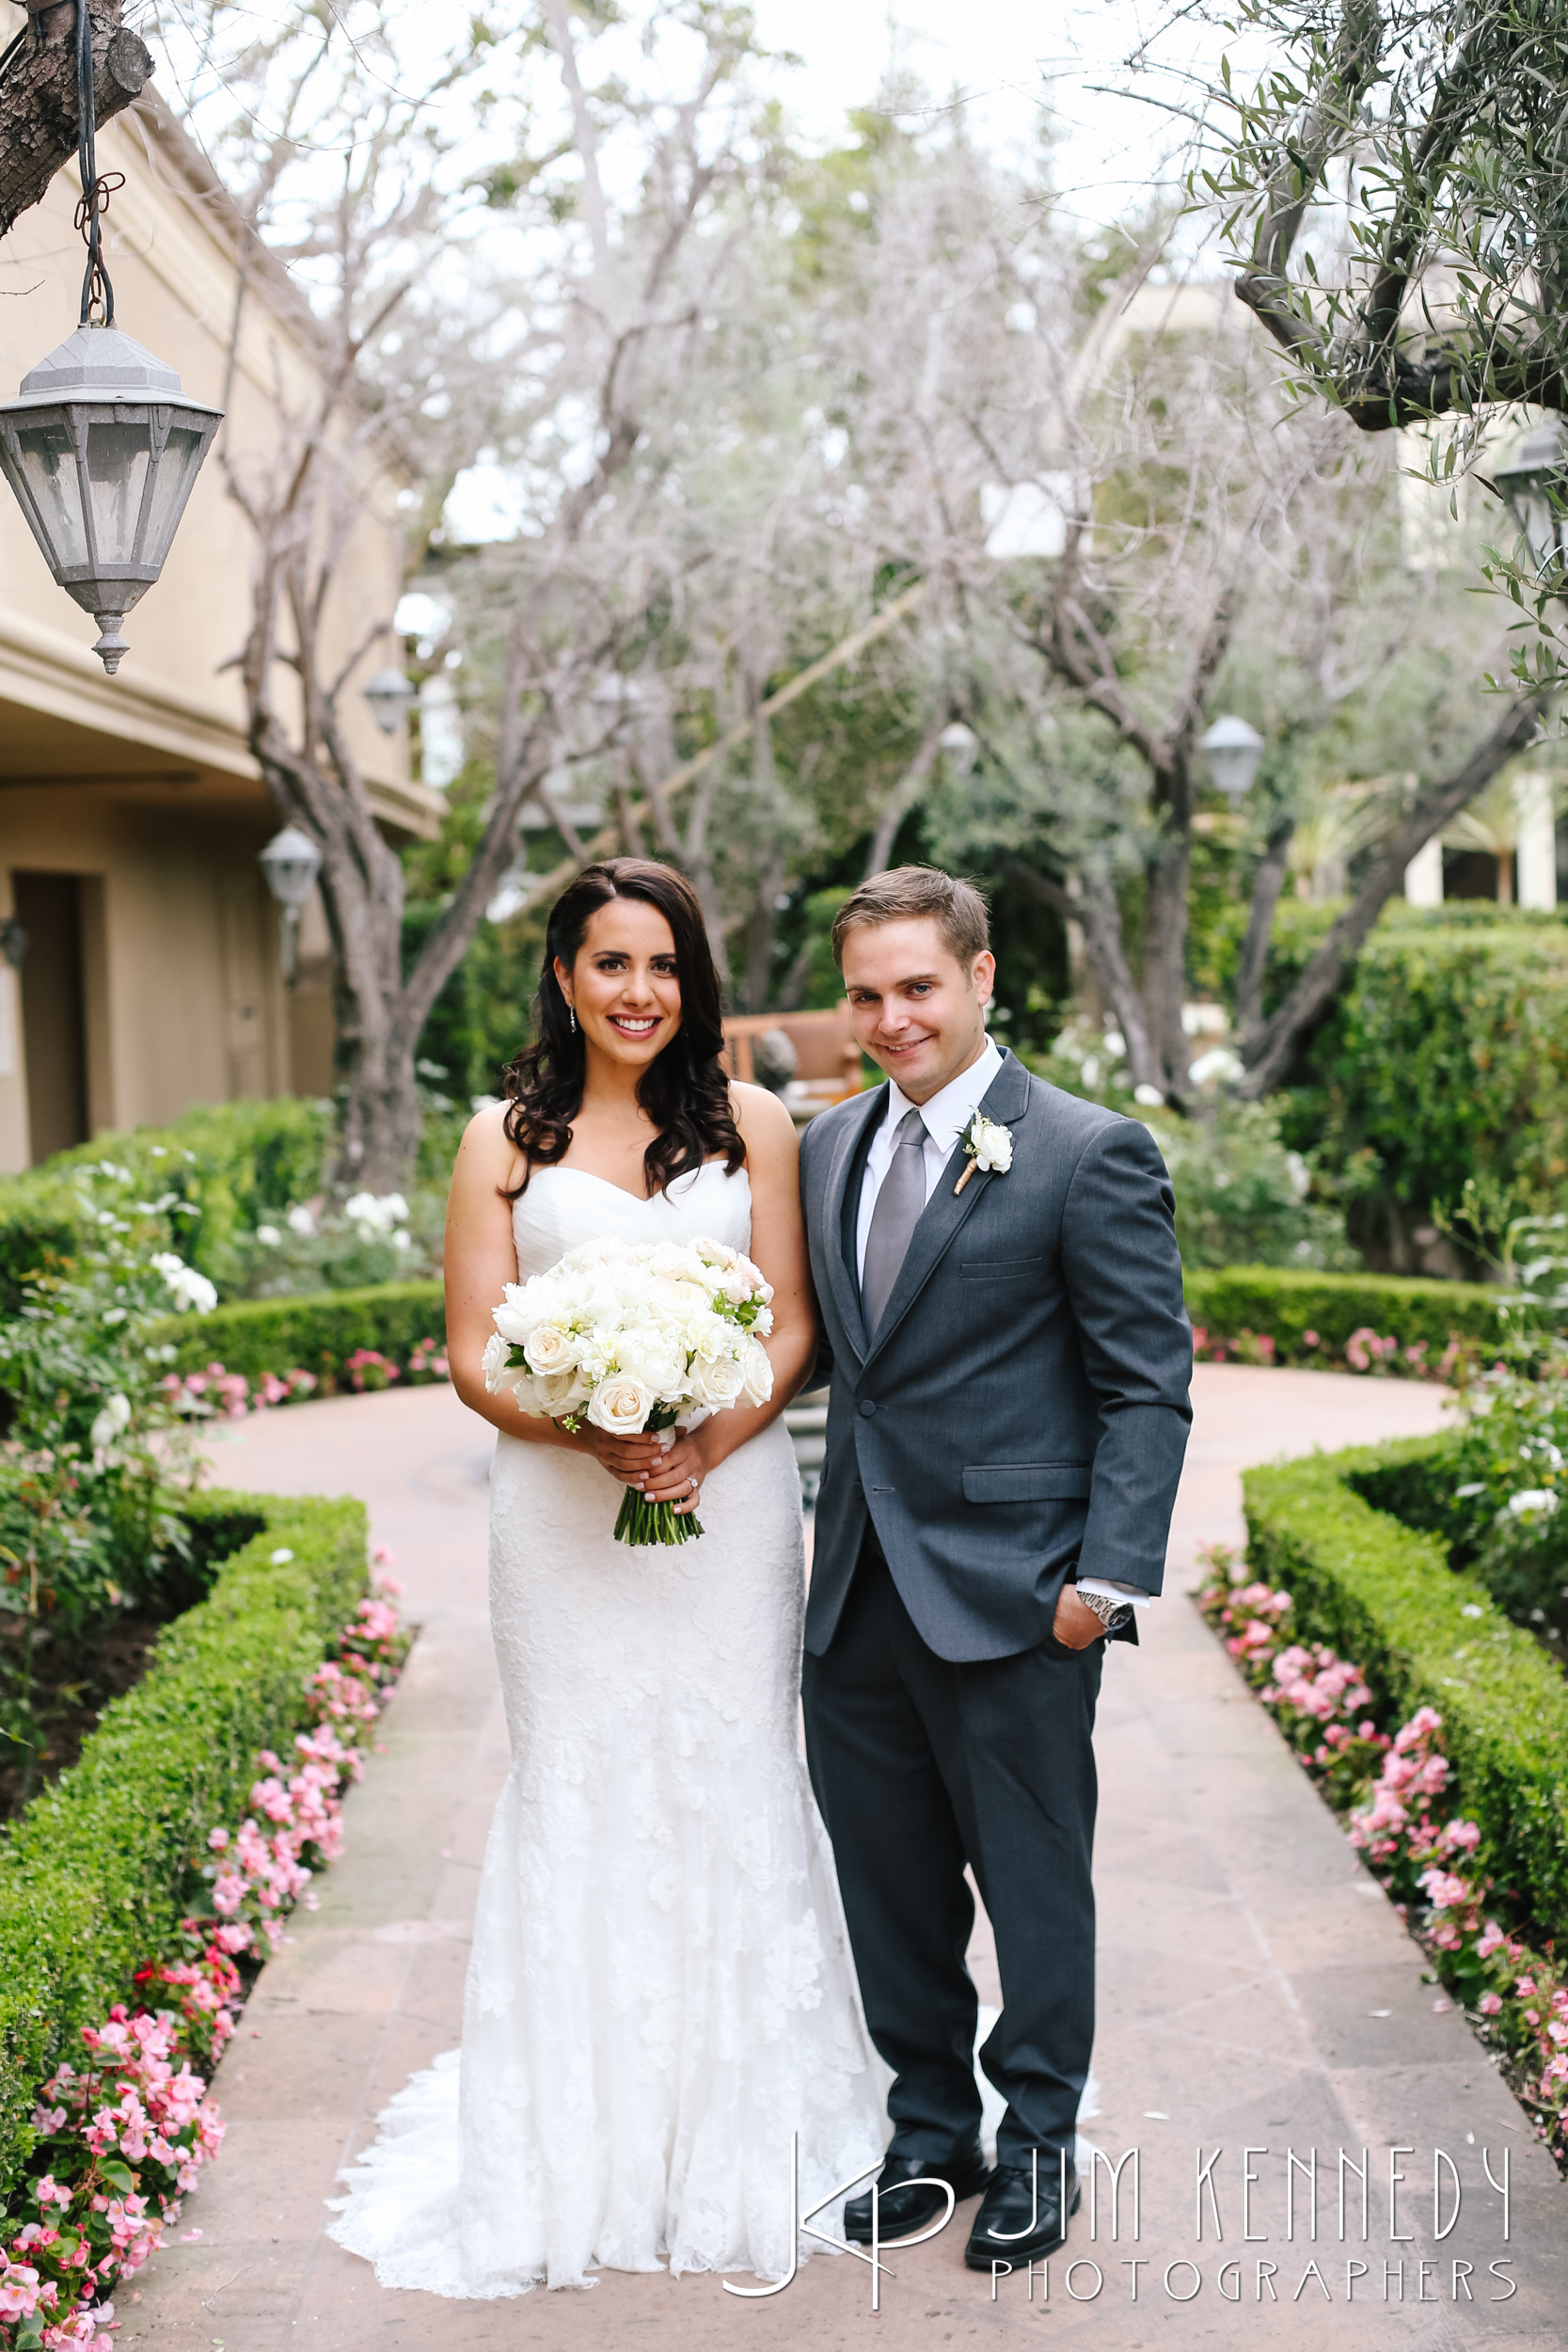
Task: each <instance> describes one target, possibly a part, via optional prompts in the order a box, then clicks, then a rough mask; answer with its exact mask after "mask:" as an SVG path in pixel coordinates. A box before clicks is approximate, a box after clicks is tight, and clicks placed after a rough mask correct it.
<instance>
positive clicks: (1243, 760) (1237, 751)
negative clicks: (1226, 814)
mask: <svg viewBox="0 0 1568 2352" xmlns="http://www.w3.org/2000/svg"><path fill="white" fill-rule="evenodd" d="M1198 748H1199V750H1200V751H1203V752H1206V753H1207V754H1208V755H1209V772H1210V774H1211V775H1212V777H1213V779H1214V782H1215V783H1216V784H1217V785H1218V787H1219V788H1220V790H1221V791H1222V792H1223V793H1224V794H1225V797H1226V799H1227V801H1239V800H1241V799H1242V798H1243V795H1244V794H1245V793H1247V792H1248V791H1250V790H1251V788H1252V779H1253V777H1254V776H1255V775H1256V774H1257V773H1258V763H1259V760H1260V759H1261V758H1262V756H1263V739H1262V737H1261V736H1260V735H1259V732H1258V730H1257V728H1256V727H1249V726H1248V724H1247V723H1246V721H1245V720H1244V719H1238V718H1236V717H1234V716H1233V715H1231V714H1230V713H1228V712H1227V715H1226V716H1225V717H1224V718H1223V719H1216V720H1215V721H1214V723H1213V725H1212V727H1211V728H1210V730H1209V732H1208V734H1207V735H1200V736H1199V737H1198Z"/></svg>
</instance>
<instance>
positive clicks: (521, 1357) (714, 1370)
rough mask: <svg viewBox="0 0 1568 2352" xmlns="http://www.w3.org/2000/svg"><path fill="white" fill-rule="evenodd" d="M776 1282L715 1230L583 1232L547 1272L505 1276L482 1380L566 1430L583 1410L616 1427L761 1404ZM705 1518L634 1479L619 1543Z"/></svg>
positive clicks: (657, 1537) (628, 1434) (620, 1433)
mask: <svg viewBox="0 0 1568 2352" xmlns="http://www.w3.org/2000/svg"><path fill="white" fill-rule="evenodd" d="M772 1295H773V1293H772V1290H771V1288H770V1286H769V1285H768V1283H767V1282H765V1281H764V1280H763V1279H762V1276H761V1275H760V1273H759V1272H758V1271H757V1269H756V1267H755V1266H754V1265H753V1264H752V1261H751V1260H750V1258H743V1257H742V1256H741V1255H740V1253H739V1251H738V1250H736V1249H731V1248H727V1247H726V1246H725V1244H724V1243H723V1242H721V1241H706V1240H703V1239H698V1240H695V1241H690V1242H654V1243H643V1244H633V1243H630V1242H625V1241H621V1240H618V1239H617V1238H615V1237H614V1236H610V1237H608V1238H606V1239H605V1240H603V1241H591V1242H584V1243H583V1245H582V1247H581V1248H578V1249H569V1250H568V1251H567V1253H566V1255H565V1256H564V1257H563V1258H562V1260H561V1261H560V1263H558V1264H556V1265H553V1266H551V1268H550V1269H549V1272H548V1273H547V1274H536V1275H534V1276H533V1277H532V1279H531V1280H530V1281H527V1282H509V1283H508V1284H507V1286H506V1295H505V1296H504V1298H503V1299H502V1300H501V1303H500V1305H499V1307H497V1308H495V1309H494V1310H493V1314H494V1318H495V1325H496V1328H495V1333H494V1336H493V1337H492V1338H491V1339H490V1340H489V1341H488V1342H487V1343H486V1344H485V1349H484V1385H485V1387H486V1388H487V1389H489V1390H490V1391H492V1393H498V1392H499V1391H505V1390H510V1391H511V1392H512V1394H513V1395H514V1396H515V1398H516V1400H517V1403H518V1405H519V1406H520V1407H521V1409H522V1410H523V1411H524V1412H525V1413H536V1414H542V1415H545V1416H546V1417H547V1418H548V1419H549V1420H551V1421H558V1422H562V1425H563V1426H564V1427H566V1428H567V1429H573V1430H575V1429H577V1428H578V1427H579V1426H580V1424H581V1422H582V1421H583V1420H588V1421H591V1422H593V1423H594V1427H595V1428H596V1429H605V1430H608V1431H609V1432H610V1435H611V1436H612V1437H618V1438H634V1437H638V1436H640V1435H641V1433H642V1432H643V1431H644V1430H664V1429H673V1428H674V1426H675V1424H676V1423H677V1422H689V1421H691V1420H693V1419H694V1418H698V1417H703V1416H705V1415H706V1414H708V1413H721V1412H723V1411H725V1410H727V1408H728V1407H729V1406H733V1405H740V1404H746V1405H766V1404H767V1402H768V1398H769V1396H771V1394H772V1392H773V1367H772V1365H771V1364H770V1363H769V1362H768V1356H767V1351H766V1350H765V1349H764V1347H763V1345H762V1342H763V1340H764V1339H765V1338H766V1337H767V1335H768V1332H769V1331H770V1330H771V1329H772V1327H773V1315H772V1311H771V1309H770V1308H769V1306H768V1300H769V1299H770V1298H771V1297H772ZM671 1442H672V1443H673V1439H672V1440H671ZM702 1532H703V1531H702V1529H701V1527H700V1526H699V1525H698V1523H697V1521H696V1519H695V1518H692V1517H690V1516H689V1514H688V1515H686V1516H679V1515H677V1513H676V1511H675V1508H674V1505H673V1503H670V1502H645V1501H644V1500H643V1498H642V1496H641V1495H640V1494H639V1493H638V1491H637V1489H636V1487H635V1486H628V1487H627V1488H626V1496H625V1498H624V1500H623V1502H622V1504H621V1514H620V1517H619V1518H617V1520H616V1522H615V1535H616V1540H617V1541H618V1542H620V1543H624V1544H684V1543H688V1542H689V1540H690V1539H691V1537H692V1536H694V1535H700V1534H702Z"/></svg>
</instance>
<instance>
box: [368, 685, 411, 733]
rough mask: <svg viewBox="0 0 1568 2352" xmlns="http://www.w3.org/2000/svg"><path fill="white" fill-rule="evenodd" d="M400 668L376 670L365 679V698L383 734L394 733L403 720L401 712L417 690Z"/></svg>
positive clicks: (402, 712)
mask: <svg viewBox="0 0 1568 2352" xmlns="http://www.w3.org/2000/svg"><path fill="white" fill-rule="evenodd" d="M418 691H419V690H418V688H417V687H415V686H414V685H413V684H412V683H411V682H410V680H409V679H407V678H406V677H404V674H403V672H402V671H401V670H393V669H385V670H377V671H376V672H375V674H374V675H373V676H372V677H369V678H367V679H366V681H365V700H366V701H367V702H368V703H369V705H370V707H371V717H372V719H373V720H374V721H375V723H376V725H377V726H378V727H379V728H380V729H381V732H382V734H383V735H395V734H396V733H397V731H398V728H399V726H400V725H401V724H402V722H403V714H404V711H405V710H406V709H407V707H408V706H409V704H410V703H411V702H412V701H413V699H414V696H415V694H416V693H417V692H418Z"/></svg>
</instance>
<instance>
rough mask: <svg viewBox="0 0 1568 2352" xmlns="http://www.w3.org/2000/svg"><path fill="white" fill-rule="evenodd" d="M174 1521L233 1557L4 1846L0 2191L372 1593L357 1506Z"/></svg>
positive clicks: (164, 1945)
mask: <svg viewBox="0 0 1568 2352" xmlns="http://www.w3.org/2000/svg"><path fill="white" fill-rule="evenodd" d="M182 1507H183V1508H184V1510H185V1513H186V1516H187V1517H189V1518H191V1519H192V1521H193V1522H194V1523H195V1529H196V1532H197V1533H198V1536H200V1537H202V1538H203V1539H204V1540H205V1545H206V1548H207V1549H208V1551H209V1556H211V1554H212V1553H214V1552H215V1551H216V1550H217V1549H219V1548H220V1546H221V1545H222V1544H223V1543H224V1542H225V1541H236V1542H237V1543H238V1545H239V1549H235V1550H233V1551H232V1552H231V1553H230V1556H229V1557H228V1558H227V1559H224V1560H222V1561H221V1562H220V1564H219V1565H217V1569H216V1574H215V1577H214V1582H213V1586H212V1590H211V1591H210V1593H209V1594H208V1596H207V1597H206V1599H205V1600H203V1601H200V1602H199V1603H198V1605H197V1607H195V1608H194V1609H191V1610H188V1611H187V1612H186V1613H185V1614H184V1615H183V1616H182V1617H180V1618H177V1619H176V1620H175V1622H174V1623H173V1624H172V1625H170V1626H169V1627H167V1628H166V1630H165V1631H164V1632H163V1633H162V1634H161V1635H160V1636H159V1639H158V1643H157V1646H156V1648H155V1649H154V1651H153V1653H152V1657H151V1660H150V1663H149V1666H148V1670H147V1673H146V1674H145V1676H144V1677H143V1678H142V1680H141V1681H140V1682H139V1683H138V1684H137V1686H136V1688H135V1690H134V1691H132V1692H128V1693H127V1694H126V1696H125V1697H124V1698H121V1699H117V1700H115V1701H114V1702H113V1704H112V1705H110V1706H109V1707H107V1708H104V1710H103V1716H102V1717H101V1719H100V1722H99V1726H98V1729H97V1730H96V1731H95V1732H94V1733H93V1734H92V1736H91V1738H90V1739H89V1740H87V1744H86V1746H85V1747H84V1748H83V1751H82V1755H81V1758H80V1760H79V1761H78V1762H77V1763H76V1764H74V1765H73V1766H72V1767H71V1770H70V1771H69V1772H63V1773H62V1774H61V1775H60V1778H59V1780H58V1781H57V1782H56V1783H55V1786H54V1787H53V1788H48V1789H46V1790H45V1791H44V1792H43V1794H42V1795H41V1796H40V1797H38V1798H37V1799H35V1801H34V1803H33V1804H31V1805H29V1807H28V1808H27V1811H26V1812H25V1813H24V1815H23V1816H22V1818H21V1819H20V1820H18V1821H16V1822H14V1823H12V1824H11V1825H10V1827H9V1828H8V1830H6V1831H5V1832H4V1833H0V2195H3V2194H4V2193H5V2192H6V2191H7V2190H8V2188H9V2186H10V2185H12V2184H13V2183H14V2181H15V2179H16V2177H17V2173H18V2168H19V2166H20V2165H21V2163H22V2161H23V2160H24V2157H25V2154H26V2152H27V2149H28V2147H29V2146H30V2144H31V2128H30V2125H29V2122H28V2117H29V2114H30V2111H31V2107H32V2102H33V2096H34V2092H35V2090H36V2089H37V2086H38V2085H39V2083H40V2082H41V2081H42V2080H44V2078H45V2077H46V2076H47V2075H48V2074H50V2072H51V2071H52V2070H53V2068H54V2067H55V2065H57V2064H58V2062H59V2061H60V2060H61V2059H62V2058H70V2057H73V2056H74V2055H75V2054H76V2052H77V2051H78V2050H79V2048H80V2046H81V2044H80V2032H81V2028H82V2026H85V2025H96V2024H98V2023H100V2022H101V2021H102V2019H103V2017H104V2016H105V2015H106V2014H107V2012H108V2010H109V2009H110V2008H111V2006H112V2005H113V2004H114V2003H115V2002H116V2001H118V2000H123V1999H124V1998H125V1996H126V1994H128V1992H129V1990H130V1987H131V1979H132V1977H133V1974H134V1972H135V1970H136V1969H137V1968H138V1967H140V1966H142V1965H143V1964H144V1963H147V1962H148V1961H150V1960H154V1959H157V1958H159V1957H161V1956H165V1955H167V1954H169V1953H171V1952H172V1951H173V1950H174V1949H175V1948H176V1937H177V1934H178V1929H179V1922H180V1915H181V1905H180V1901H179V1889H180V1886H181V1883H182V1878H183V1876H184V1872H185V1869H186V1867H187V1866H188V1864H189V1862H190V1860H191V1858H192V1857H193V1856H194V1855H196V1854H198V1853H199V1852H200V1851H202V1849H203V1847H204V1845H205V1842H206V1836H207V1833H208V1831H209V1830H210V1829H211V1828H213V1827H214V1824H215V1823H218V1822H225V1823H229V1824H230V1825H231V1824H233V1823H234V1822H236V1821H237V1820H240V1819H241V1818H242V1817H243V1815H244V1813H245V1804H246V1799H247V1796H248V1793H249V1790H250V1788H251V1786H252V1784H253V1783H254V1781H255V1778H256V1752H257V1750H258V1749H259V1748H263V1747H276V1748H278V1749H283V1748H285V1747H286V1746H287V1744H288V1742H289V1740H290V1739H291V1737H292V1736H293V1732H294V1731H295V1730H296V1729H297V1728H298V1726H299V1725H300V1724H302V1723H303V1722H304V1721H305V1709H304V1700H303V1686H304V1683H305V1680H306V1677H308V1676H309V1673H310V1672H311V1670H312V1669H313V1668H314V1667H315V1666H316V1665H317V1664H318V1663H319V1662H320V1661H321V1659H322V1658H323V1656H324V1655H325V1654H326V1653H327V1651H328V1650H329V1648H330V1646H331V1644H332V1641H333V1638H334V1636H335V1635H336V1634H337V1633H338V1632H339V1630H340V1629H341V1627H342V1626H344V1625H345V1624H346V1623H347V1622H348V1621H349V1619H350V1618H351V1617H352V1616H353V1614H354V1610H355V1607H356V1602H357V1601H358V1599H359V1597H360V1595H361V1593H362V1592H363V1591H364V1589H365V1583H366V1565H365V1513H364V1507H363V1505H362V1504H361V1503H358V1502H351V1501H346V1500H345V1501H340V1502H318V1501H315V1500H302V1499H296V1498H292V1497H282V1496H272V1495H258V1496H249V1495H235V1494H223V1493H216V1492H214V1493H209V1494H205V1495H201V1496H198V1497H193V1498H191V1499H190V1500H189V1502H186V1503H185V1504H184V1505H183V1506H182ZM253 1530H259V1532H254V1533H253V1532H252V1531H253ZM200 1548H201V1547H200V1546H199V1545H198V1549H200ZM282 1549H287V1550H289V1551H290V1552H292V1554H293V1557H292V1558H291V1559H289V1560H287V1561H275V1560H274V1559H273V1557H272V1555H273V1553H274V1552H276V1551H278V1550H282Z"/></svg>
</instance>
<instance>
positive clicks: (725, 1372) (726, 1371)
mask: <svg viewBox="0 0 1568 2352" xmlns="http://www.w3.org/2000/svg"><path fill="white" fill-rule="evenodd" d="M689 1380H690V1386H691V1397H692V1402H693V1403H694V1404H697V1405H707V1406H711V1407H712V1408H713V1410H714V1411H715V1412H722V1411H723V1410H724V1408H725V1406H730V1405H734V1404H736V1402H737V1401H738V1399H739V1397H740V1395H741V1392H742V1391H743V1390H744V1388H745V1386H746V1374H745V1370H744V1368H743V1367H742V1366H741V1365H740V1364H738V1363H737V1362H736V1359H735V1358H734V1357H733V1356H716V1357H715V1358H714V1359H713V1361H712V1362H711V1363H705V1362H704V1361H703V1359H702V1358H701V1357H699V1358H698V1359H697V1361H696V1362H695V1363H694V1364H693V1365H692V1367H691V1371H690V1374H689Z"/></svg>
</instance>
